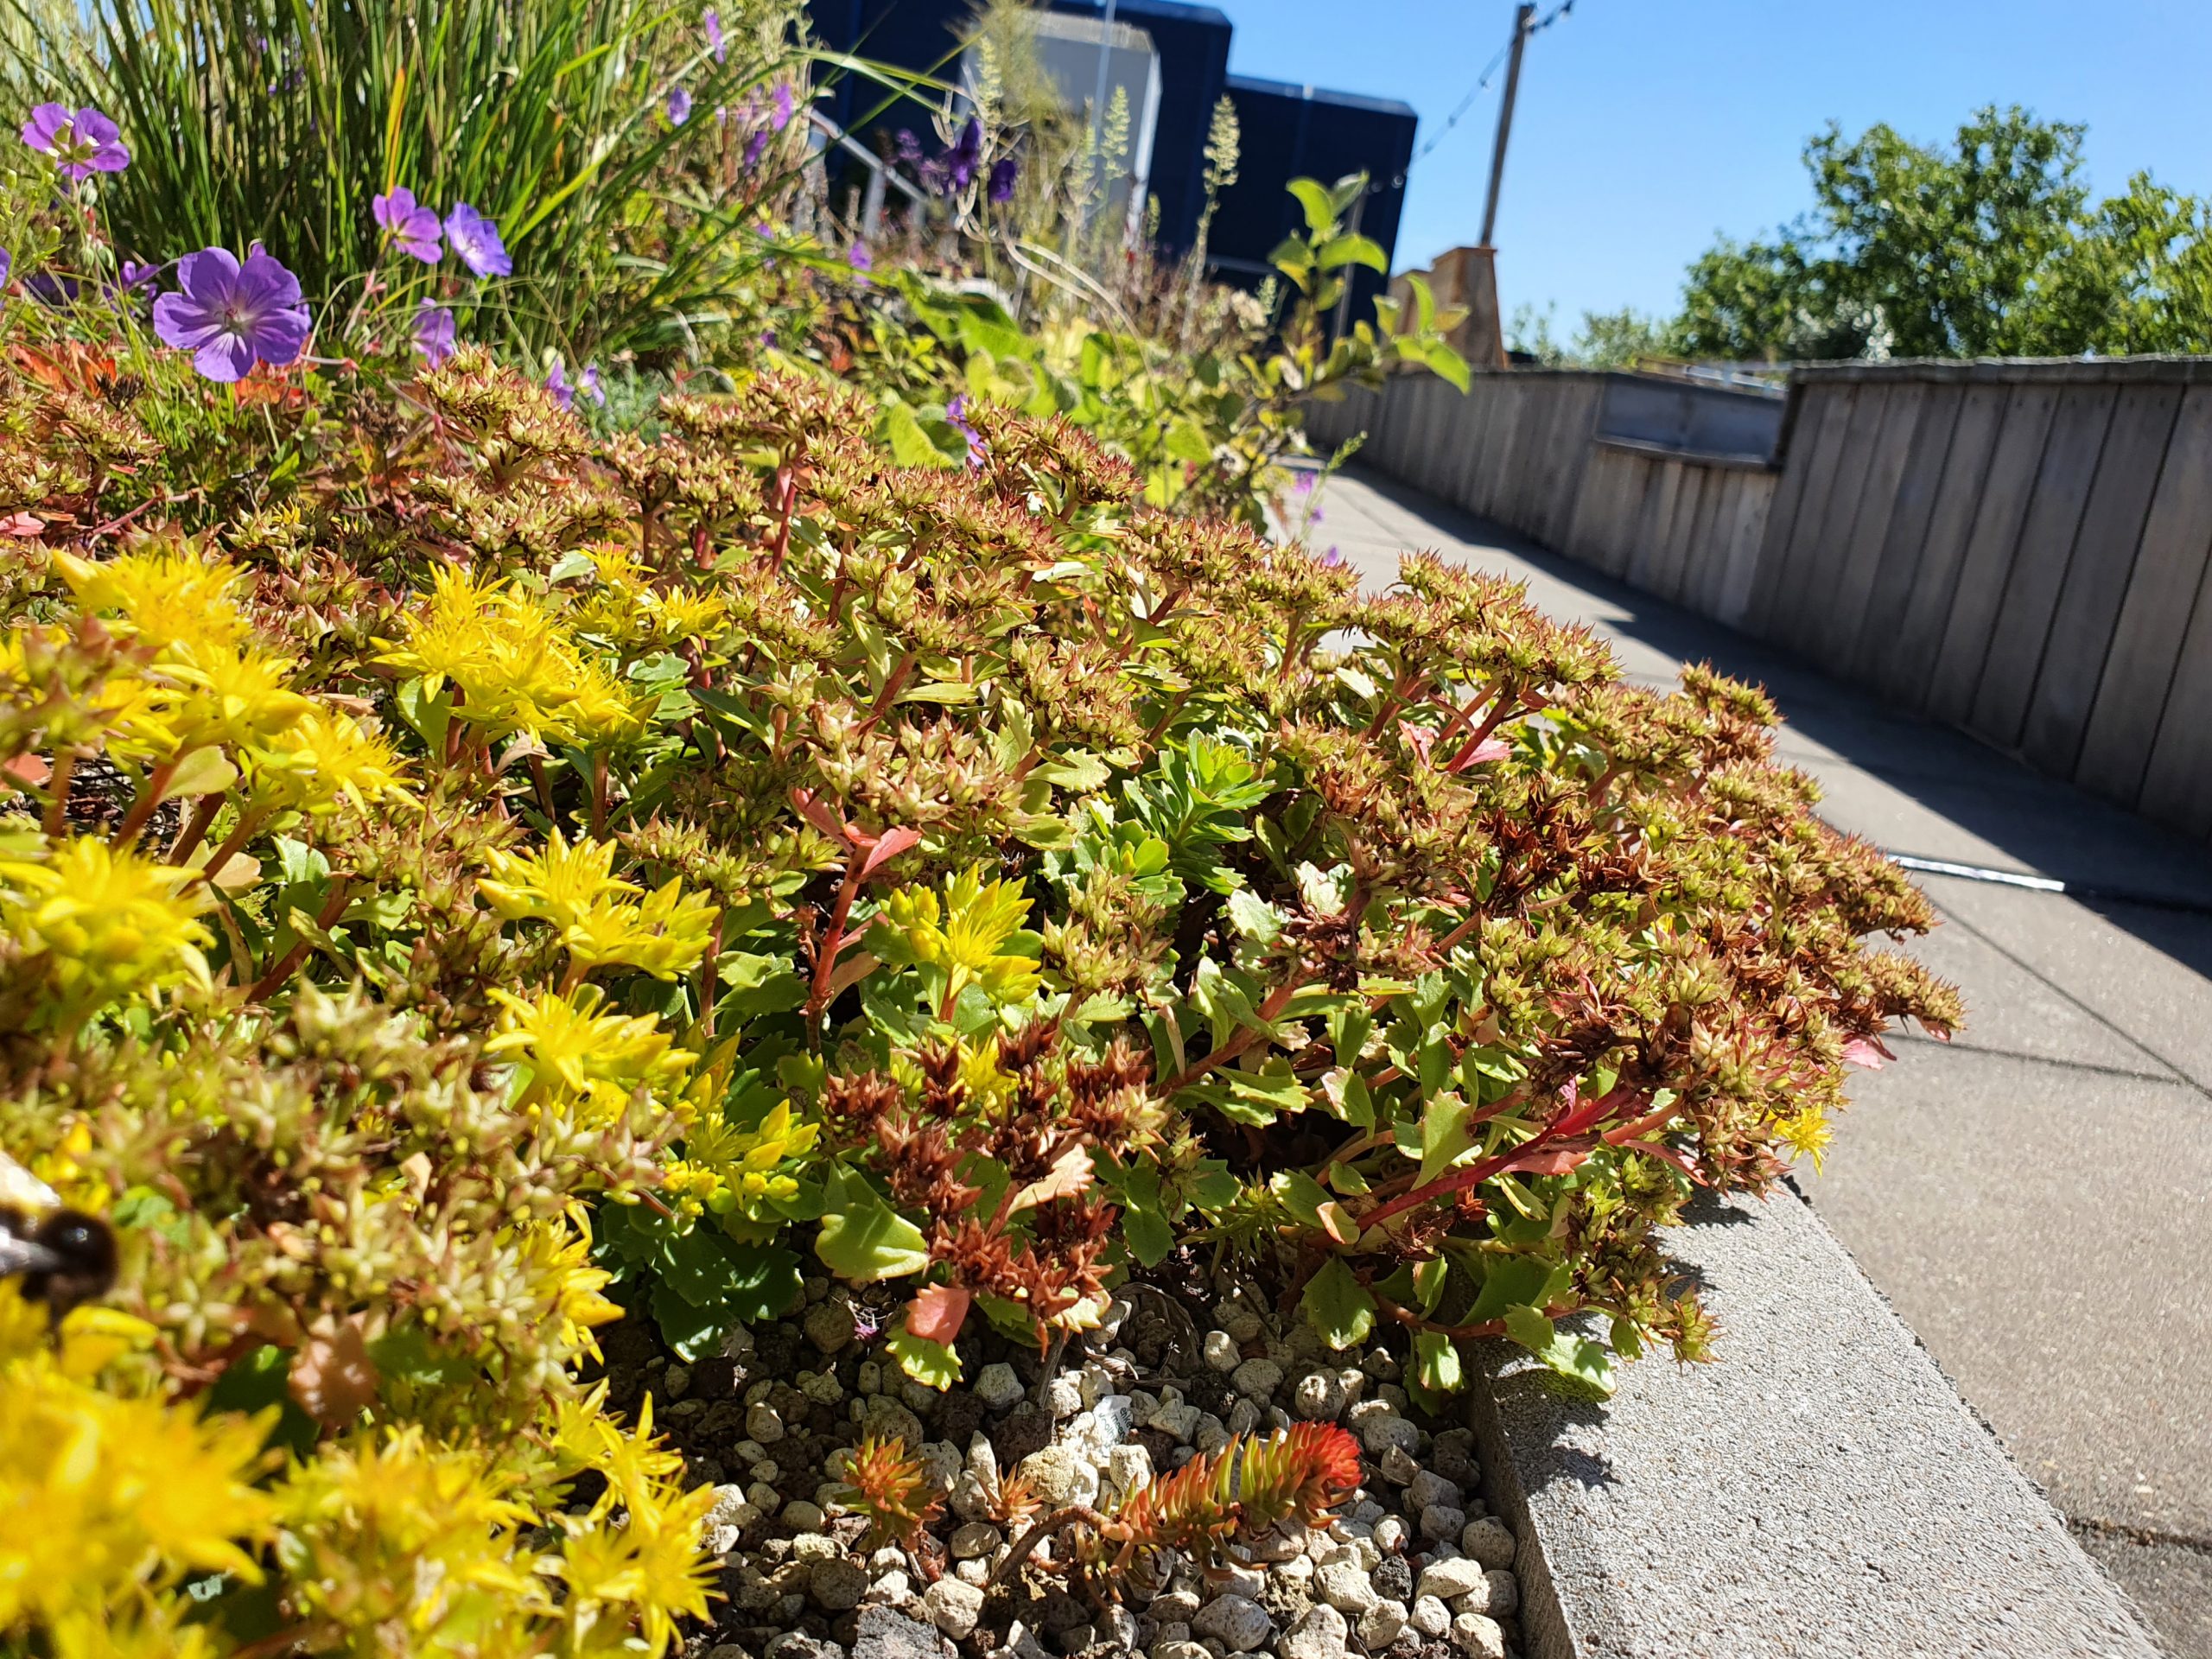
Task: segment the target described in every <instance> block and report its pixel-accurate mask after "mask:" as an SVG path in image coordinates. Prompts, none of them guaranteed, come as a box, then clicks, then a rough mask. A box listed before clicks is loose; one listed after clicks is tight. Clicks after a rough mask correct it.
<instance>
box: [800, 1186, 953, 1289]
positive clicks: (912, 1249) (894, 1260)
mask: <svg viewBox="0 0 2212 1659" xmlns="http://www.w3.org/2000/svg"><path fill="white" fill-rule="evenodd" d="M826 1186H827V1190H826V1192H825V1194H824V1198H823V1204H824V1210H823V1217H822V1230H821V1232H820V1234H819V1235H818V1236H817V1237H816V1239H815V1241H814V1253H815V1254H816V1255H818V1256H820V1257H821V1258H822V1262H823V1265H824V1266H825V1267H827V1268H829V1271H830V1272H832V1273H834V1274H836V1275H837V1276H838V1277H839V1278H840V1279H843V1280H847V1281H850V1282H851V1283H853V1284H856V1285H867V1284H873V1283H874V1282H875V1281H877V1280H879V1279H898V1278H901V1277H904V1276H905V1275H906V1274H910V1273H919V1272H921V1271H922V1269H923V1268H926V1267H928V1266H929V1264H930V1253H929V1249H928V1244H927V1241H926V1240H925V1239H924V1238H923V1236H922V1230H921V1229H920V1228H918V1227H917V1226H915V1225H914V1224H913V1223H912V1222H911V1221H909V1220H907V1219H906V1217H904V1216H902V1215H900V1214H899V1212H898V1211H895V1210H893V1208H892V1207H891V1206H890V1205H887V1204H886V1203H885V1202H884V1201H883V1200H882V1199H881V1198H879V1197H877V1196H876V1192H875V1189H874V1187H872V1186H870V1185H868V1182H867V1181H866V1179H863V1178H862V1177H861V1176H858V1175H855V1173H852V1171H850V1170H849V1169H847V1168H845V1167H844V1166H842V1165H833V1166H831V1167H830V1171H829V1179H828V1181H827V1183H826Z"/></svg>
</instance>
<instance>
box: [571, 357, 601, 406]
mask: <svg viewBox="0 0 2212 1659" xmlns="http://www.w3.org/2000/svg"><path fill="white" fill-rule="evenodd" d="M576 384H577V385H579V386H580V387H582V390H583V393H584V395H585V396H586V397H589V398H590V399H591V400H592V402H594V404H598V405H599V406H600V407H601V409H605V408H606V407H607V389H606V388H605V387H604V386H602V385H600V384H599V365H598V364H596V363H587V364H585V365H584V372H583V378H582V379H581V380H579V381H578V382H577V383H576Z"/></svg>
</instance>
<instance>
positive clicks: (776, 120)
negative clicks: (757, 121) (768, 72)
mask: <svg viewBox="0 0 2212 1659" xmlns="http://www.w3.org/2000/svg"><path fill="white" fill-rule="evenodd" d="M773 103H774V106H775V112H774V113H773V114H772V115H771V116H770V117H769V118H768V124H769V125H770V126H771V127H773V128H774V129H775V130H777V131H778V132H781V131H782V130H784V129H785V127H788V126H789V125H791V82H789V81H788V80H779V81H778V82H777V83H776V93H775V98H774V99H773Z"/></svg>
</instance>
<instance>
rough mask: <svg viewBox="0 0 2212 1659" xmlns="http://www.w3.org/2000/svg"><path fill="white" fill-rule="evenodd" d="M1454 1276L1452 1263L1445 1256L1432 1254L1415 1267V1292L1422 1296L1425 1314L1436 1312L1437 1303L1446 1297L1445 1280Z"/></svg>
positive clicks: (1422, 1310) (1422, 1308)
mask: <svg viewBox="0 0 2212 1659" xmlns="http://www.w3.org/2000/svg"><path fill="white" fill-rule="evenodd" d="M1451 1276H1452V1263H1451V1262H1450V1261H1449V1260H1447V1259H1446V1257H1444V1256H1440V1255H1432V1256H1431V1257H1429V1258H1428V1260H1427V1261H1426V1262H1422V1263H1421V1265H1420V1266H1419V1267H1417V1268H1414V1294H1416V1295H1418V1296H1419V1297H1420V1298H1421V1312H1422V1313H1424V1314H1427V1313H1435V1312H1436V1305H1437V1303H1438V1302H1439V1301H1440V1300H1443V1297H1444V1284H1445V1281H1446V1280H1447V1279H1449V1278H1450V1277H1451Z"/></svg>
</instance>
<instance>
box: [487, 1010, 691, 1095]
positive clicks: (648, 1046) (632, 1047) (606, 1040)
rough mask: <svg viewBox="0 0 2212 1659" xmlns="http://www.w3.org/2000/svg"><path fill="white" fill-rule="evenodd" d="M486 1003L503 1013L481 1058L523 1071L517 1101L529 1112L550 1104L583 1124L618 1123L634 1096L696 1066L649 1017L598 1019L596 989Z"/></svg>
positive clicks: (607, 1016) (675, 1079)
mask: <svg viewBox="0 0 2212 1659" xmlns="http://www.w3.org/2000/svg"><path fill="white" fill-rule="evenodd" d="M492 995H493V996H494V997H496V998H498V999H499V1003H500V1005H501V1007H504V1008H505V1010H506V1012H505V1014H504V1015H503V1016H502V1018H501V1020H500V1021H499V1031H498V1032H497V1033H495V1034H494V1035H493V1037H492V1038H491V1039H490V1040H488V1041H487V1042H486V1044H485V1045H484V1052H486V1053H487V1054H493V1055H499V1056H501V1057H503V1058H510V1059H512V1060H514V1061H516V1062H517V1063H518V1064H520V1065H524V1066H526V1067H528V1068H529V1071H530V1078H529V1081H528V1082H527V1084H525V1085H524V1090H523V1092H522V1094H521V1096H519V1101H520V1103H521V1104H523V1105H524V1107H526V1108H529V1109H532V1110H537V1109H540V1108H541V1107H542V1106H543V1105H544V1104H545V1103H556V1104H558V1105H559V1107H560V1108H561V1109H563V1111H565V1112H567V1113H568V1114H569V1116H572V1117H575V1118H578V1119H580V1120H581V1121H582V1122H586V1123H589V1124H599V1123H607V1122H618V1121H619V1120H620V1118H621V1116H622V1115H623V1113H624V1112H625V1111H626V1110H627V1109H628V1107H629V1104H630V1102H631V1100H632V1096H635V1095H636V1094H637V1093H638V1092H639V1090H653V1089H657V1088H662V1089H664V1088H668V1087H671V1086H672V1085H673V1084H677V1083H678V1082H680V1081H681V1079H682V1078H683V1077H684V1075H685V1074H686V1073H687V1072H688V1071H690V1068H691V1065H692V1062H693V1061H695V1060H696V1058H698V1057H697V1056H696V1055H695V1054H693V1053H692V1052H690V1050H688V1049H682V1048H678V1047H677V1046H675V1044H674V1043H673V1041H671V1039H670V1037H669V1035H668V1033H666V1032H664V1031H663V1030H662V1029H661V1028H660V1022H659V1021H658V1020H656V1019H655V1018H654V1017H653V1016H652V1014H602V1013H601V1012H600V1009H601V1006H602V1005H603V1004H604V1002H605V1000H606V999H605V995H604V994H603V993H602V992H601V990H600V988H598V987H597V986H595V985H579V986H577V987H576V988H575V990H573V991H571V992H569V994H568V995H562V994H560V993H559V992H557V991H541V992H540V993H539V994H538V995H537V996H535V997H531V998H524V997H519V996H516V995H513V994H512V992H508V991H502V990H497V989H495V990H493V993H492Z"/></svg>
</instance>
